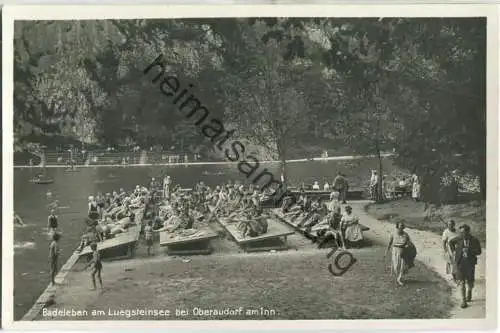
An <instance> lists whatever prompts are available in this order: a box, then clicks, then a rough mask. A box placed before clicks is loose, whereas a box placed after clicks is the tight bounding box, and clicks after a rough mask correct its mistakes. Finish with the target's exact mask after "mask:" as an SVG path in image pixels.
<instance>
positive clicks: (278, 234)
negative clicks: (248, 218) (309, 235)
mask: <svg viewBox="0 0 500 333" xmlns="http://www.w3.org/2000/svg"><path fill="white" fill-rule="evenodd" d="M217 221H219V224H220V225H221V226H222V227H223V228H224V229H225V230H226V232H227V233H228V234H229V235H230V236H231V238H232V239H233V240H234V241H235V242H236V243H237V244H238V245H239V246H240V247H241V248H242V249H243V250H244V251H245V252H257V251H270V250H287V249H288V241H287V237H288V236H290V235H293V234H294V233H295V232H294V231H293V230H291V229H290V228H289V227H287V226H286V225H283V224H282V223H280V222H279V221H277V220H275V219H273V218H268V219H267V224H268V227H267V232H266V233H265V234H263V235H260V236H257V237H248V236H247V237H242V235H241V232H240V231H239V230H238V228H237V225H238V222H233V223H230V222H229V221H228V219H227V218H218V219H217Z"/></svg>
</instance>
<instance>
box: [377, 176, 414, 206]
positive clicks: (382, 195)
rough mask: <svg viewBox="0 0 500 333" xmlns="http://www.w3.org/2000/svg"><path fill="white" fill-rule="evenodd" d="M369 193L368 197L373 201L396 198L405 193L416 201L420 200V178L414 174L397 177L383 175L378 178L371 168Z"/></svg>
mask: <svg viewBox="0 0 500 333" xmlns="http://www.w3.org/2000/svg"><path fill="white" fill-rule="evenodd" d="M369 195H370V199H371V200H373V201H375V202H380V201H382V200H385V199H388V200H391V199H396V198H399V197H403V196H407V195H411V197H412V198H413V199H414V200H416V201H418V200H420V180H419V178H418V176H417V175H416V174H413V175H411V176H408V175H400V176H397V177H389V176H388V175H383V177H382V178H380V175H379V173H378V172H377V170H372V171H371V177H370V185H369Z"/></svg>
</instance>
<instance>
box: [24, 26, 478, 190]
mask: <svg viewBox="0 0 500 333" xmlns="http://www.w3.org/2000/svg"><path fill="white" fill-rule="evenodd" d="M14 44H15V50H14V53H15V54H14V61H15V64H14V65H15V67H14V80H15V94H14V101H15V105H14V108H15V109H14V110H15V111H14V119H15V145H16V147H15V148H16V150H18V151H20V150H24V149H26V148H27V147H30V146H32V143H44V142H50V141H51V138H65V139H67V140H68V142H69V141H72V140H77V141H82V142H86V143H89V144H91V143H92V144H97V145H102V146H108V145H116V146H118V145H121V146H123V145H130V146H134V145H140V146H141V147H149V146H152V145H156V144H159V145H162V146H163V147H175V148H177V149H181V147H182V149H184V150H187V149H189V150H191V151H210V150H211V149H212V143H211V142H210V141H208V140H206V139H204V136H203V135H200V132H199V129H198V128H197V127H196V126H194V125H193V123H192V122H189V121H186V119H185V116H184V115H182V114H181V113H179V112H178V111H177V109H176V108H175V107H174V105H173V104H172V103H171V102H170V101H169V100H168V99H166V98H165V96H163V95H162V94H161V92H160V90H159V87H158V85H155V84H152V83H151V79H148V78H147V77H145V75H144V73H143V71H144V69H145V68H146V67H147V66H148V65H149V64H150V63H151V62H152V61H153V60H154V59H155V58H156V57H157V56H158V55H160V54H163V55H164V57H165V59H166V63H167V64H168V65H167V67H168V68H167V71H168V72H169V73H172V74H175V75H176V76H177V77H179V80H180V81H181V82H183V83H184V84H185V85H187V84H193V86H194V87H193V88H191V92H192V93H193V94H194V95H196V97H197V98H198V99H199V100H200V101H201V102H202V103H203V106H205V107H206V108H207V109H209V110H210V114H211V117H217V118H218V119H220V120H221V121H223V122H224V124H225V126H226V128H231V129H234V130H235V134H234V137H236V138H241V139H242V140H243V139H244V140H248V142H251V143H252V144H254V145H255V146H256V147H258V148H256V149H261V150H263V151H265V153H266V154H267V155H269V156H273V157H274V158H279V159H281V160H282V161H285V160H286V159H289V158H294V157H300V156H299V155H302V156H304V155H307V154H310V153H311V152H312V151H314V152H315V151H318V152H319V151H320V150H321V149H329V150H333V151H339V152H343V153H345V152H353V153H362V154H379V153H380V152H381V151H387V150H390V151H392V150H393V149H394V150H395V152H396V153H397V162H398V163H399V164H400V165H401V166H403V167H405V168H408V169H410V170H414V171H416V172H418V173H419V174H421V175H423V177H424V185H429V186H427V187H426V186H424V187H423V192H424V193H432V188H433V185H432V184H434V183H435V179H437V178H440V177H441V176H442V175H443V174H445V173H446V172H449V171H451V170H455V169H458V170H459V171H460V172H464V173H465V172H467V173H471V174H473V175H475V176H477V177H479V179H480V180H481V187H482V191H483V194H484V193H485V192H484V191H485V185H486V157H485V151H486V125H485V124H486V87H485V85H486V19H481V18H458V19H456V18H444V19H439V18H428V19H416V18H415V19H414V18H384V19H378V18H373V19H368V18H365V19H356V18H328V19H326V18H314V19H312V18H307V19H303V18H266V19H262V18H248V19H196V20H194V19H193V20H120V21H117V20H108V21H29V22H28V21H26V22H16V23H15V41H14ZM59 142H60V141H59ZM283 171H284V173H285V174H286V168H285V163H283ZM427 196H429V195H427Z"/></svg>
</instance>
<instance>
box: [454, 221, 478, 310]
mask: <svg viewBox="0 0 500 333" xmlns="http://www.w3.org/2000/svg"><path fill="white" fill-rule="evenodd" d="M459 229H460V236H459V237H456V238H454V239H452V240H450V241H449V244H450V248H451V249H452V251H453V254H454V263H455V265H456V278H457V281H458V282H459V285H460V290H461V295H462V304H461V307H462V308H466V307H467V306H468V304H467V302H470V301H471V300H472V289H473V288H474V281H475V275H476V264H477V256H479V255H480V254H481V244H480V243H479V240H478V239H477V238H476V237H474V236H472V235H471V233H470V227H469V226H468V225H467V224H463V225H461V226H460V228H459Z"/></svg>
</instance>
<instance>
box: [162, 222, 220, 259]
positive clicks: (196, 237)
mask: <svg viewBox="0 0 500 333" xmlns="http://www.w3.org/2000/svg"><path fill="white" fill-rule="evenodd" d="M197 230H198V232H197V233H196V234H193V235H189V236H184V235H180V234H178V233H176V232H174V233H169V232H168V231H166V230H159V231H158V233H159V235H160V246H165V247H167V254H168V255H198V254H210V253H212V251H213V249H212V246H211V244H210V242H211V240H212V239H215V238H217V237H218V235H217V234H216V233H215V232H214V231H212V229H210V228H208V227H206V228H200V229H197ZM199 232H201V233H199Z"/></svg>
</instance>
